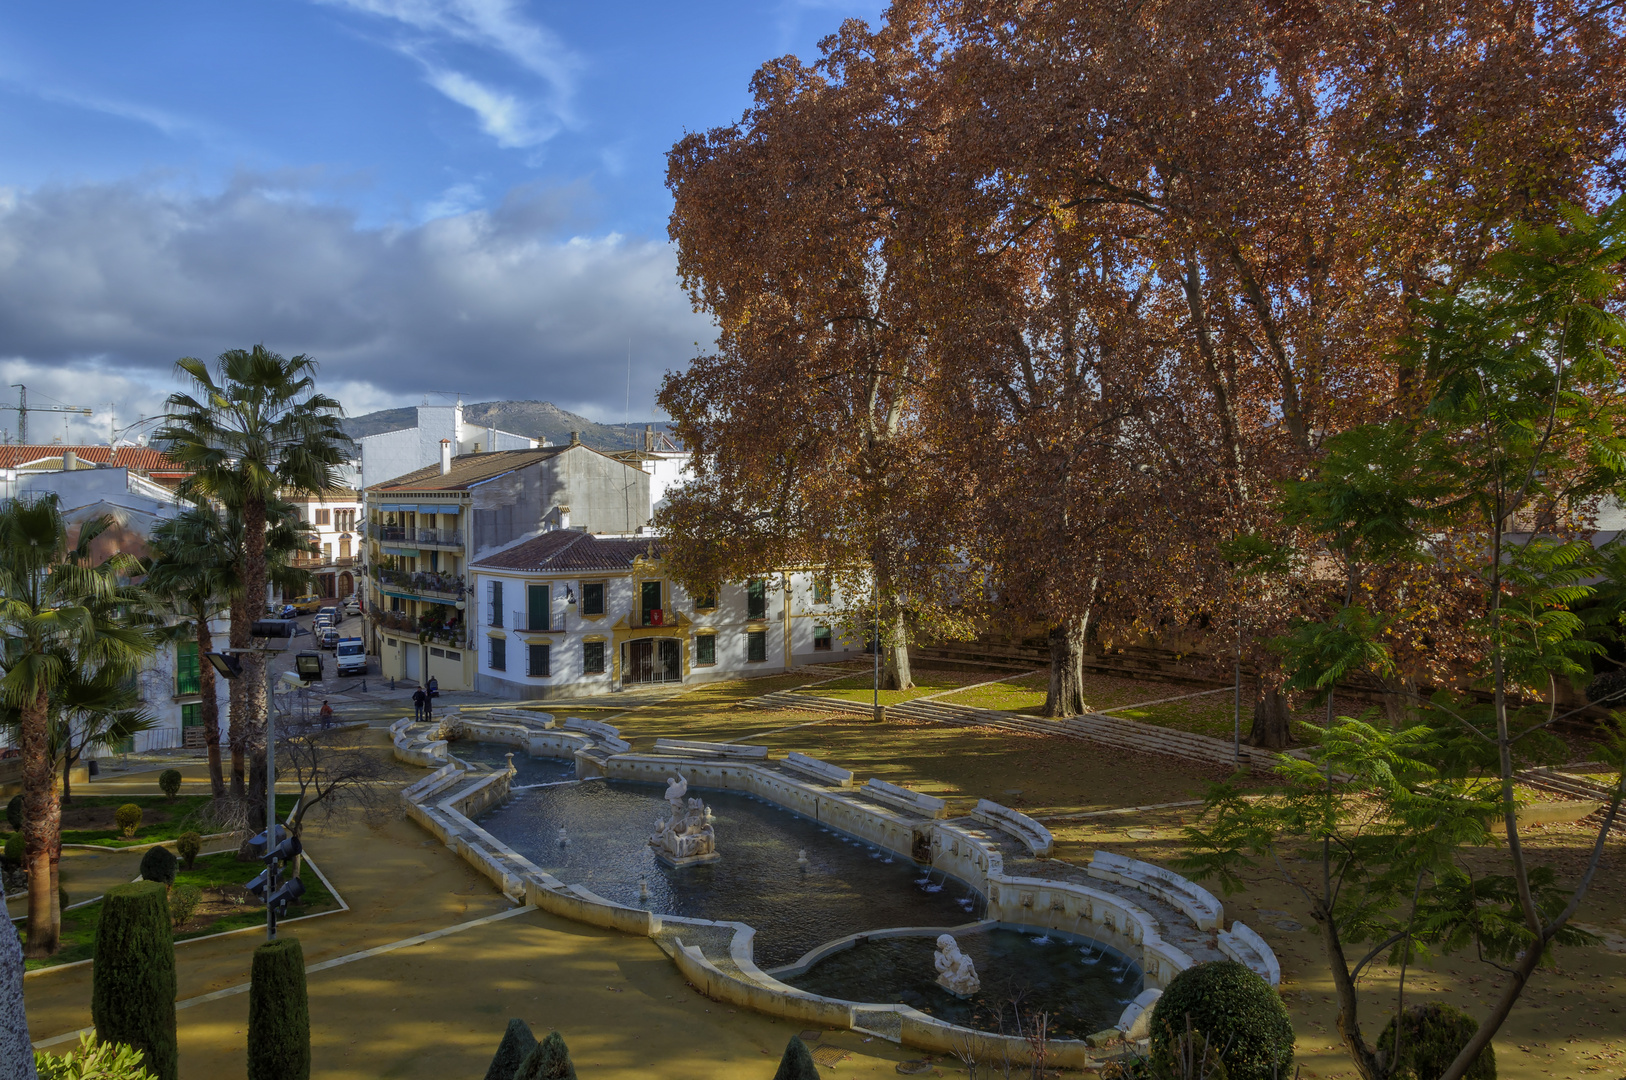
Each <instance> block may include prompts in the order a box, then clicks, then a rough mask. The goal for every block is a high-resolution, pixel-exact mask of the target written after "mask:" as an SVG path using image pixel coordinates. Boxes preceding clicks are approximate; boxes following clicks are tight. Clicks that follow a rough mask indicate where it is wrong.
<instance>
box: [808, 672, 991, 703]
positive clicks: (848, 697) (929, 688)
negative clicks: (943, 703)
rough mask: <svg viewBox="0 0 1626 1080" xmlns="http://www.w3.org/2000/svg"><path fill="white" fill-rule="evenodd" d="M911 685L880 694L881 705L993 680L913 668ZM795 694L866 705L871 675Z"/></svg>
mask: <svg viewBox="0 0 1626 1080" xmlns="http://www.w3.org/2000/svg"><path fill="white" fill-rule="evenodd" d="M913 674H914V677H915V685H914V689H912V690H882V691H881V704H882V705H896V704H898V703H899V702H904V701H913V700H914V699H915V698H918V697H925V696H926V695H927V694H937V693H941V692H942V691H944V690H953V689H954V688H955V687H957V686H967V685H969V684H971V683H976V682H983V681H984V680H987V679H991V678H994V677H995V675H994V674H993V673H990V672H987V671H973V670H968V669H963V668H915V669H914V671H913ZM795 692H796V693H799V694H808V695H810V696H812V697H828V698H841V699H843V700H845V701H857V702H860V703H862V704H866V705H867V704H869V703H870V702H871V701H873V700H874V696H875V675H874V673H873V672H872V671H864V672H860V673H859V674H857V675H851V676H848V677H847V678H845V679H837V680H836V681H835V682H827V683H820V684H818V685H817V686H808V687H805V688H803V689H800V690H797V691H795Z"/></svg>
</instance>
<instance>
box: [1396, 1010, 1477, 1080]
mask: <svg viewBox="0 0 1626 1080" xmlns="http://www.w3.org/2000/svg"><path fill="white" fill-rule="evenodd" d="M1403 1016H1404V1018H1405V1024H1404V1027H1403V1028H1402V1035H1401V1039H1400V1058H1399V1060H1397V1061H1395V1063H1394V1071H1393V1072H1391V1073H1390V1074H1389V1076H1390V1080H1439V1077H1440V1074H1441V1073H1443V1072H1445V1070H1446V1068H1447V1067H1448V1066H1449V1065H1450V1064H1451V1063H1452V1062H1453V1061H1455V1060H1457V1055H1458V1054H1459V1053H1461V1052H1462V1048H1463V1047H1464V1046H1467V1045H1468V1040H1469V1039H1471V1038H1473V1037H1474V1033H1475V1032H1476V1031H1478V1030H1479V1021H1478V1020H1475V1019H1474V1018H1473V1017H1471V1016H1469V1015H1468V1014H1467V1013H1465V1012H1463V1011H1462V1010H1461V1009H1457V1008H1453V1007H1452V1006H1450V1005H1447V1004H1445V1003H1444V1002H1442V1001H1429V1002H1425V1003H1424V1004H1422V1005H1414V1006H1412V1007H1411V1008H1409V1009H1407V1010H1406V1011H1405V1013H1404V1014H1403ZM1378 1050H1379V1051H1380V1052H1382V1053H1383V1054H1385V1055H1387V1056H1388V1057H1389V1058H1390V1059H1391V1060H1393V1059H1394V1053H1395V1022H1394V1020H1393V1019H1391V1020H1390V1021H1389V1024H1388V1026H1387V1027H1385V1028H1384V1029H1383V1034H1381V1035H1379V1036H1378ZM1462 1075H1463V1080H1496V1051H1495V1050H1493V1049H1491V1046H1490V1044H1489V1043H1486V1044H1485V1049H1483V1050H1481V1051H1480V1052H1479V1057H1477V1058H1475V1059H1474V1063H1473V1064H1472V1065H1470V1066H1468V1071H1467V1072H1465V1073H1463V1074H1462Z"/></svg>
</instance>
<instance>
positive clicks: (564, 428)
mask: <svg viewBox="0 0 1626 1080" xmlns="http://www.w3.org/2000/svg"><path fill="white" fill-rule="evenodd" d="M417 422H418V411H417V410H416V409H414V408H406V409H380V410H379V411H378V412H371V413H367V414H366V415H364V416H351V417H346V418H345V421H344V430H345V431H346V432H347V433H348V434H349V435H350V437H351V438H353V439H359V438H361V437H362V436H364V435H377V434H379V433H380V432H385V431H397V430H399V429H401V428H409V427H411V426H412V425H413V424H415V423H417ZM463 422H464V423H465V424H467V425H469V426H470V427H476V428H483V427H491V426H495V427H496V428H497V429H498V430H500V431H511V432H513V433H514V434H515V435H528V436H530V437H531V438H533V439H546V440H548V441H549V442H552V443H566V442H569V441H570V433H571V432H572V431H579V432H581V439H582V442H584V443H586V444H587V445H588V446H591V447H593V448H594V449H597V450H626V449H630V448H634V447H641V446H642V445H643V443H644V424H645V423H649V422H650V421H644V420H637V421H634V422H633V423H631V424H628V425H627V426H626V427H625V428H623V427H622V425H620V424H599V423H595V422H593V421H592V420H589V419H587V417H585V416H577V415H576V414H575V413H573V412H566V411H565V410H563V409H561V408H559V406H557V405H555V404H553V402H551V401H482V402H479V403H477V404H474V405H465V406H463ZM654 424H655V430H656V431H665V430H666V423H665V421H654Z"/></svg>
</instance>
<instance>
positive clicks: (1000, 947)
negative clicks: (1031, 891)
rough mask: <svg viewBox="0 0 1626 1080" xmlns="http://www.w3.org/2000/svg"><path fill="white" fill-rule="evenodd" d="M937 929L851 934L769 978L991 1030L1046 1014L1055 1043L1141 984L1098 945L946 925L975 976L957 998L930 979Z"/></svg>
mask: <svg viewBox="0 0 1626 1080" xmlns="http://www.w3.org/2000/svg"><path fill="white" fill-rule="evenodd" d="M943 932H945V931H944V930H940V929H930V928H920V929H908V930H893V931H886V932H883V933H876V934H862V935H857V936H855V937H853V938H850V939H848V940H846V941H844V942H840V943H833V944H832V946H831V947H827V948H824V949H820V950H817V951H816V953H815V954H814V955H813V956H812V957H811V958H804V960H803V961H802V962H800V963H798V964H796V965H795V966H794V967H791V968H781V969H777V970H774V971H770V972H768V974H770V975H772V976H773V977H775V978H777V979H779V980H780V981H781V982H783V983H785V984H787V985H789V986H793V987H795V988H796V989H798V990H805V991H807V992H808V993H810V994H818V995H820V996H822V997H831V998H839V999H845V1000H848V1001H854V1002H887V1003H891V1004H898V1005H907V1006H909V1007H910V1008H913V1009H916V1010H918V1011H920V1012H922V1013H925V1014H926V1015H927V1016H931V1017H934V1018H936V1019H938V1020H941V1021H944V1022H946V1023H950V1024H955V1025H958V1026H960V1027H967V1028H973V1029H975V1030H978V1031H987V1032H993V1033H996V1034H1005V1035H1019V1034H1021V1031H1023V1030H1026V1029H1027V1027H1028V1025H1029V1024H1030V1023H1031V1022H1032V1019H1033V1017H1034V1016H1035V1015H1036V1014H1038V1013H1041V1012H1043V1013H1046V1014H1048V1024H1049V1033H1050V1035H1051V1037H1053V1038H1062V1039H1083V1038H1086V1037H1088V1036H1089V1035H1092V1034H1094V1033H1095V1032H1097V1031H1101V1030H1103V1029H1105V1028H1109V1027H1111V1026H1112V1025H1113V1024H1115V1023H1116V1022H1117V1021H1118V1018H1119V1016H1121V1015H1122V1013H1123V1011H1124V1006H1126V1005H1128V1004H1129V1003H1130V1002H1131V1001H1133V1000H1134V999H1135V996H1136V995H1137V994H1139V993H1140V992H1141V990H1142V988H1143V985H1144V976H1143V975H1142V973H1141V970H1140V966H1139V965H1138V964H1136V963H1135V962H1134V961H1132V960H1130V959H1129V958H1128V957H1126V956H1124V955H1123V954H1122V953H1120V952H1118V951H1117V950H1116V949H1113V948H1111V947H1109V946H1106V945H1103V944H1101V943H1100V942H1095V941H1090V940H1089V939H1086V938H1079V937H1074V936H1073V935H1071V934H1064V933H1060V932H1058V931H1050V932H1049V933H1046V934H1035V933H1033V932H1032V930H1031V929H1030V928H1019V927H1015V926H1012V925H1009V924H999V923H981V924H977V925H976V926H974V927H969V928H968V927H963V926H962V927H958V928H953V929H952V930H951V931H948V932H952V933H953V934H954V937H955V940H956V942H957V943H958V944H959V947H960V949H961V950H962V951H964V952H965V954H966V955H968V956H970V957H971V959H972V960H973V961H974V962H975V963H976V967H977V972H978V974H979V975H980V977H981V979H982V987H981V989H980V990H978V991H977V993H975V994H972V995H970V996H969V997H962V996H960V995H957V994H954V993H951V992H950V991H948V990H947V989H945V988H943V987H942V986H940V985H938V983H937V980H936V974H937V973H936V971H935V970H934V969H933V966H932V957H933V954H934V951H935V949H936V938H937V935H938V934H939V933H943ZM1013 1001H1014V1004H1013ZM1018 1011H1020V1013H1021V1016H1020V1026H1021V1027H1020V1030H1019V1029H1018V1017H1017V1015H1016V1014H1017V1012H1018Z"/></svg>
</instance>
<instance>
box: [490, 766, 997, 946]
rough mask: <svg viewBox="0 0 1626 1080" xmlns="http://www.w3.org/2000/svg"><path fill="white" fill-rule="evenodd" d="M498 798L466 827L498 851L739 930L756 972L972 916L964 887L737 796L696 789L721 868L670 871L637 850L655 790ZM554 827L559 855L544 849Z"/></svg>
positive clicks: (553, 791)
mask: <svg viewBox="0 0 1626 1080" xmlns="http://www.w3.org/2000/svg"><path fill="white" fill-rule="evenodd" d="M510 790H511V791H512V795H511V797H510V798H509V799H507V800H506V801H504V802H503V803H501V804H500V805H498V806H495V807H493V808H492V809H490V810H488V811H487V812H486V813H485V814H484V815H483V816H481V817H480V818H479V819H478V823H479V825H480V827H481V828H483V829H484V830H485V831H486V832H488V833H490V834H491V835H492V836H493V837H495V838H496V839H498V840H499V841H501V842H502V843H503V844H505V845H506V846H507V847H509V848H511V849H512V850H514V851H515V852H517V853H519V854H520V855H522V856H524V857H525V858H527V859H529V860H530V861H531V862H533V863H535V864H536V865H537V866H538V867H540V868H541V869H542V870H543V871H545V872H546V873H548V874H550V875H552V876H553V877H555V878H557V879H558V880H559V881H561V882H564V883H565V884H567V885H579V886H583V887H586V888H588V889H591V890H592V891H593V892H594V893H595V894H596V895H598V896H602V897H604V898H605V899H606V900H610V901H612V902H614V903H617V904H622V905H625V906H627V907H634V908H645V909H647V910H649V911H651V912H654V913H656V914H659V915H677V916H683V917H687V918H694V919H705V920H714V921H730V922H732V921H738V922H744V923H748V924H750V925H751V926H752V927H754V928H755V930H756V936H755V938H754V941H753V950H754V958H755V962H756V963H758V964H761V965H763V966H775V965H782V964H789V963H792V962H794V961H795V960H797V959H798V958H799V957H801V956H803V955H805V954H806V953H807V952H808V951H809V950H811V949H814V948H816V947H818V946H820V945H823V944H824V943H826V942H829V941H832V940H834V939H837V938H841V937H844V936H847V935H850V934H853V933H856V932H861V931H866V930H880V929H885V928H887V927H896V926H922V925H954V924H958V923H962V922H965V921H967V920H969V919H973V918H976V917H977V916H978V915H979V914H980V913H981V910H982V907H983V904H982V898H981V897H980V895H979V894H977V893H976V892H975V891H974V890H972V889H971V887H970V886H968V885H966V884H965V883H964V882H960V881H956V880H954V879H952V878H948V877H946V876H945V875H944V874H943V873H942V871H933V870H930V868H928V867H924V866H920V865H917V864H915V863H913V862H911V861H910V860H909V859H908V858H906V857H899V856H898V855H896V854H895V853H894V852H890V851H886V850H884V849H882V848H880V847H879V846H878V845H875V844H871V843H868V842H866V841H864V840H861V839H859V838H857V837H854V836H851V835H849V834H846V833H843V832H841V831H839V830H835V829H831V828H830V827H829V826H828V825H825V824H823V823H820V822H817V821H813V820H810V819H808V818H806V817H803V816H802V815H800V814H796V813H794V812H792V811H790V810H787V809H785V808H783V807H781V806H778V805H777V804H775V803H771V802H767V801H764V800H762V799H758V798H755V797H753V796H750V795H746V794H744V793H741V792H737V791H718V790H715V789H704V790H705V797H706V803H707V805H709V806H710V807H711V809H712V811H713V814H714V815H715V822H716V824H715V828H716V831H717V849H718V853H719V855H720V856H721V858H719V859H717V860H716V861H713V862H706V863H701V864H697V865H686V866H672V865H670V864H669V863H668V862H667V860H665V859H662V858H661V853H660V852H658V851H656V850H655V849H654V848H652V847H651V846H650V844H649V833H650V828H651V825H652V823H653V822H654V821H655V819H656V818H657V817H659V816H660V815H661V814H662V812H663V811H664V810H665V808H666V804H665V802H664V801H663V799H662V792H663V790H664V789H663V788H662V787H661V786H660V785H658V784H652V783H643V782H638V781H626V780H604V779H593V780H583V781H580V782H577V783H565V784H554V785H551V786H548V787H538V788H533V789H528V790H514V789H510ZM691 790H694V791H698V790H702V789H698V788H696V789H691ZM561 828H563V829H565V830H566V831H567V833H568V834H569V836H570V839H571V842H570V845H569V846H568V847H560V846H559V844H558V842H557V840H556V839H555V837H556V836H557V834H558V831H559V829H561ZM802 852H806V857H807V863H806V864H805V867H804V866H803V865H801V864H799V863H798V861H797V859H798V856H799V854H800V853H802ZM640 881H641V882H642V883H643V885H642V887H640Z"/></svg>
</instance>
